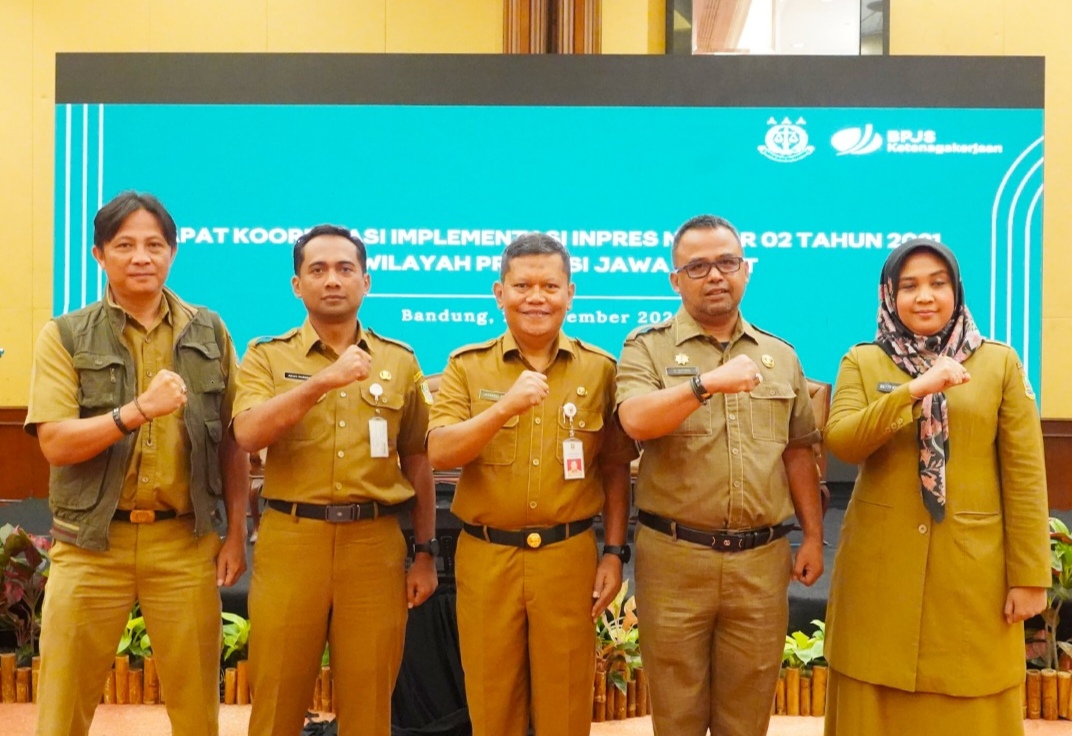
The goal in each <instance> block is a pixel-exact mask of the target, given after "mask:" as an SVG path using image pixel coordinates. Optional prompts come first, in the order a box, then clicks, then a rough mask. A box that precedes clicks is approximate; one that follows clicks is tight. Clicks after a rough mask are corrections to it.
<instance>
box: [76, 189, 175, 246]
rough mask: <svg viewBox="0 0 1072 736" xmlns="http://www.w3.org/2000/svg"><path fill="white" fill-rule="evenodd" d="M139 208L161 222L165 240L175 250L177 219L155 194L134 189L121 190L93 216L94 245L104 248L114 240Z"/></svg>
mask: <svg viewBox="0 0 1072 736" xmlns="http://www.w3.org/2000/svg"><path fill="white" fill-rule="evenodd" d="M138 210H145V211H146V212H148V213H149V214H150V215H152V216H153V217H155V218H156V221H157V222H158V223H160V231H161V232H162V233H163V234H164V240H166V241H167V244H168V245H170V246H171V249H172V250H175V247H176V246H177V245H178V237H177V234H176V228H175V220H174V219H172V217H171V213H170V212H168V211H167V208H166V207H165V206H164V205H163V204H162V203H161V202H160V200H159V199H157V198H156V197H154V196H153V195H151V194H145V193H140V192H135V191H134V190H132V189H129V190H127V191H125V192H120V193H119V194H117V195H115V196H114V197H113V198H112V200H111V201H110V202H108V204H106V205H104V206H103V207H101V208H100V209H99V210H97V214H96V216H95V217H94V218H93V245H94V247H97V248H104V244H105V243H107V242H108V241H110V240H112V239H113V238H114V237H115V236H116V234H117V233H118V232H119V228H121V227H123V223H124V222H125V221H126V219H127V218H128V217H130V216H131V215H133V214H134V213H135V212H137V211H138Z"/></svg>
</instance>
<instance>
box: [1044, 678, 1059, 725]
mask: <svg viewBox="0 0 1072 736" xmlns="http://www.w3.org/2000/svg"><path fill="white" fill-rule="evenodd" d="M1042 718H1043V720H1046V721H1056V720H1057V670H1051V669H1045V670H1042Z"/></svg>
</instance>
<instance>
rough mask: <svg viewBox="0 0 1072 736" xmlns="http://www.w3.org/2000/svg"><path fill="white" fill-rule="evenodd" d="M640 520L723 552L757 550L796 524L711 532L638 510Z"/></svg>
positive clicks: (659, 529) (686, 539) (655, 528)
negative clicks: (739, 530)
mask: <svg viewBox="0 0 1072 736" xmlns="http://www.w3.org/2000/svg"><path fill="white" fill-rule="evenodd" d="M637 519H639V520H640V523H641V524H643V525H644V526H646V527H648V528H649V529H654V530H655V531H657V532H662V533H663V534H666V535H668V536H671V537H673V538H674V539H684V540H685V541H686V542H693V543H694V544H702V545H703V546H705V547H710V548H711V549H714V550H717V551H719V552H742V551H744V550H746V549H755V548H756V547H762V546H763V545H765V544H770V543H771V542H773V541H774V540H775V539H781V538H782V537H784V536H785V535H786V534H788V533H789V532H791V531H793V525H792V524H779V525H778V526H765V527H763V528H762V529H749V530H748V531H743V532H709V531H703V530H702V529H693V528H691V527H687V526H683V525H681V524H679V523H677V522H676V521H674V520H673V519H667V518H664V517H662V516H656V515H655V514H652V513H649V512H647V511H643V510H641V511H638V512H637Z"/></svg>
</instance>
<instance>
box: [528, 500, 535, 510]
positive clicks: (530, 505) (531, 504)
mask: <svg viewBox="0 0 1072 736" xmlns="http://www.w3.org/2000/svg"><path fill="white" fill-rule="evenodd" d="M529 508H530V509H534V508H536V502H535V501H529Z"/></svg>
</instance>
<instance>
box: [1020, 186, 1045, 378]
mask: <svg viewBox="0 0 1072 736" xmlns="http://www.w3.org/2000/svg"><path fill="white" fill-rule="evenodd" d="M1042 189H1043V187H1042V185H1039V188H1038V189H1036V190H1035V196H1033V197H1032V198H1031V204H1030V205H1029V206H1028V208H1027V222H1026V223H1025V224H1024V373H1028V371H1029V370H1030V364H1029V363H1028V361H1029V360H1030V357H1031V355H1030V353H1031V351H1030V349H1029V348H1030V341H1031V224H1032V222H1033V221H1034V219H1035V208H1036V207H1038V203H1039V199H1041V198H1042ZM1028 375H1030V374H1028Z"/></svg>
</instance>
